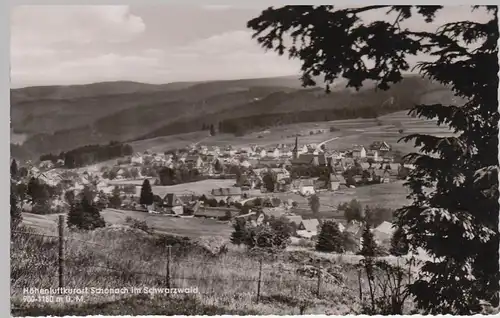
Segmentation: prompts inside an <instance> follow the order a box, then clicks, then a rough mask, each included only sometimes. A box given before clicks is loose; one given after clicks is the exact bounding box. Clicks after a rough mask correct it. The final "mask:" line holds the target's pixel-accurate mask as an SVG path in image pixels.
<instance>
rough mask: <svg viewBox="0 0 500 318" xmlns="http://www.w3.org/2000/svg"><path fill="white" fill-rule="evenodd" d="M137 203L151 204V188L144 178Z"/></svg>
mask: <svg viewBox="0 0 500 318" xmlns="http://www.w3.org/2000/svg"><path fill="white" fill-rule="evenodd" d="M139 203H140V204H142V205H151V204H153V190H152V189H151V184H149V180H148V179H146V180H144V182H143V183H142V187H141V197H140V199H139Z"/></svg>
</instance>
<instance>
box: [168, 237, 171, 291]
mask: <svg viewBox="0 0 500 318" xmlns="http://www.w3.org/2000/svg"><path fill="white" fill-rule="evenodd" d="M171 258H172V246H170V245H168V246H167V288H170V287H171V286H170V275H171V274H170V262H171Z"/></svg>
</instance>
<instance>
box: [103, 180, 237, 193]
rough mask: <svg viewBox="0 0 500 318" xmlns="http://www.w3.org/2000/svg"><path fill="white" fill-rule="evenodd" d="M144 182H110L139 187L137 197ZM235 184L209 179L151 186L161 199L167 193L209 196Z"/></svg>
mask: <svg viewBox="0 0 500 318" xmlns="http://www.w3.org/2000/svg"><path fill="white" fill-rule="evenodd" d="M142 183H143V180H127V181H120V180H113V181H110V182H109V184H110V185H135V186H137V191H138V192H137V195H139V194H140V190H141V188H140V187H141V185H142ZM234 184H235V180H234V179H209V180H201V181H196V182H189V183H183V184H176V185H171V186H151V188H152V189H153V193H154V194H156V195H159V196H160V197H164V196H165V195H166V194H167V193H175V194H178V195H180V194H188V195H189V194H200V195H201V194H209V193H210V192H211V191H212V189H218V188H229V187H232V186H233V185H234Z"/></svg>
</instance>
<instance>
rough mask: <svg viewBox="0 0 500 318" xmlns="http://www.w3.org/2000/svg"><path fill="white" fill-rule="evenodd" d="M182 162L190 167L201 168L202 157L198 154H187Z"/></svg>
mask: <svg viewBox="0 0 500 318" xmlns="http://www.w3.org/2000/svg"><path fill="white" fill-rule="evenodd" d="M184 163H185V164H186V165H188V166H189V167H191V168H201V166H202V165H203V159H201V157H200V156H193V155H191V156H187V157H186V158H185V159H184Z"/></svg>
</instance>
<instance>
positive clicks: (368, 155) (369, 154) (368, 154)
mask: <svg viewBox="0 0 500 318" xmlns="http://www.w3.org/2000/svg"><path fill="white" fill-rule="evenodd" d="M366 158H368V159H373V160H374V161H379V160H380V157H379V156H378V151H377V150H368V151H367V152H366Z"/></svg>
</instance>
